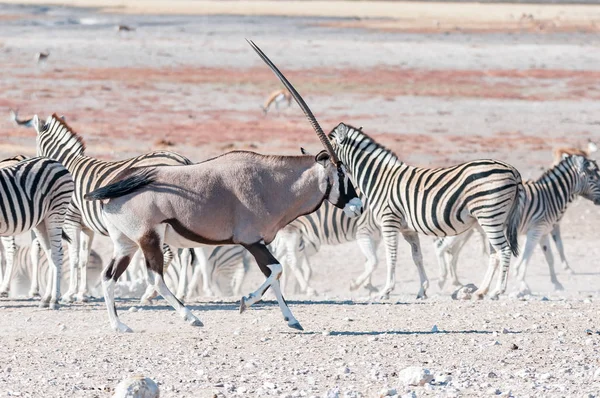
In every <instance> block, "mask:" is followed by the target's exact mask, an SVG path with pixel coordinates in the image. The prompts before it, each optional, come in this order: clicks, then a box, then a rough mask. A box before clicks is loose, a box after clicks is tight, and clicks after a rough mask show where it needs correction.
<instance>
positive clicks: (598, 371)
mask: <svg viewBox="0 0 600 398" xmlns="http://www.w3.org/2000/svg"><path fill="white" fill-rule="evenodd" d="M9 369H10V368H9ZM594 381H600V368H598V369H596V371H595V372H594Z"/></svg>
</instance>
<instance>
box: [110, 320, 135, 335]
mask: <svg viewBox="0 0 600 398" xmlns="http://www.w3.org/2000/svg"><path fill="white" fill-rule="evenodd" d="M113 329H114V331H115V332H118V333H133V330H132V329H131V328H130V327H129V326H127V325H125V324H124V323H121V322H119V323H118V324H117V325H115V326H113Z"/></svg>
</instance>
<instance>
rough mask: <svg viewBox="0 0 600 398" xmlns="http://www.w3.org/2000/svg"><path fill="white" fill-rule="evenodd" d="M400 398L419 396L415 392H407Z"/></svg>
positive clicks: (415, 397)
mask: <svg viewBox="0 0 600 398" xmlns="http://www.w3.org/2000/svg"><path fill="white" fill-rule="evenodd" d="M400 398H417V394H415V392H414V391H411V392H407V393H406V394H402V395H401V396H400Z"/></svg>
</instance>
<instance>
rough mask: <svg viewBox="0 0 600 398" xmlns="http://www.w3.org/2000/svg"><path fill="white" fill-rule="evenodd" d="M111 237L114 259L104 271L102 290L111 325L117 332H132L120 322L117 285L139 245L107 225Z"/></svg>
mask: <svg viewBox="0 0 600 398" xmlns="http://www.w3.org/2000/svg"><path fill="white" fill-rule="evenodd" d="M107 228H108V230H109V234H110V237H111V239H112V241H113V244H114V251H113V258H112V259H111V261H110V263H108V265H107V266H106V268H104V270H103V271H102V290H103V291H104V302H105V303H106V309H107V310H108V319H109V320H110V325H111V327H112V329H113V330H115V331H116V332H129V333H130V332H132V330H131V329H130V328H129V327H128V326H127V325H125V324H124V323H122V322H121V321H120V320H119V316H118V315H117V307H116V306H115V284H116V282H117V280H118V279H119V277H120V276H121V275H122V274H123V272H125V270H126V269H127V266H128V265H129V263H130V262H131V258H132V257H133V255H134V254H135V252H136V251H137V250H138V245H137V244H136V243H135V242H134V241H133V240H131V239H129V238H128V237H127V236H125V235H124V234H122V233H121V232H119V231H118V230H116V229H115V228H113V227H112V226H111V225H110V223H107Z"/></svg>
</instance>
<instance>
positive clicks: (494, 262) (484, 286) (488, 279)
mask: <svg viewBox="0 0 600 398" xmlns="http://www.w3.org/2000/svg"><path fill="white" fill-rule="evenodd" d="M499 264H500V257H499V253H498V252H497V251H496V249H494V247H493V246H492V245H490V260H489V263H488V267H487V270H486V272H485V276H484V277H483V281H482V282H481V285H479V288H478V289H477V290H475V291H474V292H473V297H474V298H476V299H477V300H482V299H483V298H484V297H485V295H486V294H487V292H488V291H489V290H490V286H491V284H492V279H493V278H494V273H495V272H496V269H498V265H499Z"/></svg>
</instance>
